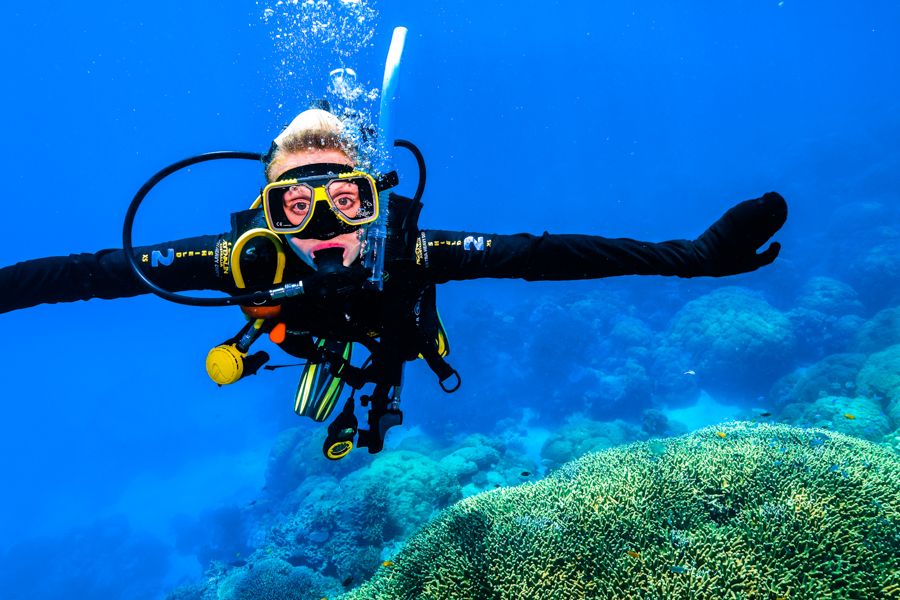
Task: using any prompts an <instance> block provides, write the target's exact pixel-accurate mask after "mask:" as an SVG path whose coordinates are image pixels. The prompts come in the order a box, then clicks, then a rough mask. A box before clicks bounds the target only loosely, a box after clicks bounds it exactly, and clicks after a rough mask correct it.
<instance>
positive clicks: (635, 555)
mask: <svg viewBox="0 0 900 600" xmlns="http://www.w3.org/2000/svg"><path fill="white" fill-rule="evenodd" d="M625 554H627V555H628V556H630V557H631V558H640V557H641V553H640V552H637V551H635V550H626V551H625Z"/></svg>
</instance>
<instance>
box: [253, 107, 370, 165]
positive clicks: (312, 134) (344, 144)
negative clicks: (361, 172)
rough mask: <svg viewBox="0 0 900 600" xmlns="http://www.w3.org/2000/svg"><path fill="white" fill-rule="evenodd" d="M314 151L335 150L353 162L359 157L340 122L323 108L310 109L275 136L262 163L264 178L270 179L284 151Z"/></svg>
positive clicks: (285, 152)
mask: <svg viewBox="0 0 900 600" xmlns="http://www.w3.org/2000/svg"><path fill="white" fill-rule="evenodd" d="M315 150H339V151H341V152H343V153H344V154H346V155H347V157H348V158H349V159H350V160H351V161H352V162H353V163H354V164H355V163H356V162H357V161H358V158H359V157H358V152H357V149H356V144H354V143H353V141H352V139H351V138H350V136H349V135H347V132H346V130H345V128H344V124H343V122H341V120H340V119H339V118H337V117H336V116H334V115H333V114H331V113H330V112H328V111H327V110H322V109H321V108H310V109H309V110H304V111H303V112H302V113H300V114H299V115H297V116H296V117H295V118H294V120H293V121H291V123H290V125H288V126H287V127H285V128H284V131H282V132H281V133H280V134H279V135H278V137H277V138H275V145H274V152H273V153H272V154H271V157H270V159H269V162H268V164H266V180H268V181H272V167H273V165H275V163H277V162H278V159H279V158H281V157H282V156H284V155H285V154H292V153H295V152H305V151H315Z"/></svg>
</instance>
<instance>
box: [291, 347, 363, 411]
mask: <svg viewBox="0 0 900 600" xmlns="http://www.w3.org/2000/svg"><path fill="white" fill-rule="evenodd" d="M326 346H331V347H330V348H329V349H330V350H333V351H335V352H337V353H339V354H340V355H341V356H342V357H343V358H344V360H345V361H347V362H349V361H350V354H351V349H352V348H353V344H352V343H344V342H327V341H326V340H323V339H320V340H319V341H318V343H317V344H316V347H317V348H318V349H319V350H322V349H325V348H326ZM343 389H344V382H343V380H341V379H340V378H338V377H335V376H334V375H332V374H331V371H330V370H329V368H328V365H327V364H325V363H315V362H309V363H307V365H306V367H305V368H304V369H303V375H301V376H300V384H299V385H298V386H297V396H296V398H295V399H294V412H295V413H297V414H298V415H300V416H301V417H309V418H311V419H312V420H313V421H319V422H321V421H324V420H326V419H327V418H328V417H329V416H330V415H331V411H332V410H334V406H335V404H336V403H337V401H338V398H340V396H341V392H342V391H343Z"/></svg>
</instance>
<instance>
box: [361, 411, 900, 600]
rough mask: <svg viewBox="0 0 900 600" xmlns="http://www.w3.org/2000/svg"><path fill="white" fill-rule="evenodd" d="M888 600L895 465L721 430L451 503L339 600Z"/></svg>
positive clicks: (771, 430)
mask: <svg viewBox="0 0 900 600" xmlns="http://www.w3.org/2000/svg"><path fill="white" fill-rule="evenodd" d="M898 596H900V457H898V455H897V454H895V453H894V452H892V451H891V450H889V449H887V448H883V447H880V446H876V445H874V444H871V443H868V442H865V441H862V440H859V439H855V438H851V437H848V436H844V435H841V434H838V433H834V432H830V431H823V430H815V429H808V430H804V429H796V428H792V427H788V426H783V425H753V424H748V423H735V424H729V425H727V426H720V427H718V428H707V429H703V430H700V431H697V432H695V433H693V434H690V435H687V436H684V437H680V438H671V439H665V440H652V441H649V442H640V443H635V444H631V445H629V446H623V447H619V448H614V449H610V450H606V451H603V452H598V453H595V454H590V455H587V456H585V457H583V458H581V459H579V460H577V461H574V462H571V463H568V464H566V465H565V466H563V467H562V468H561V469H559V470H558V471H556V472H555V473H554V474H553V475H552V476H550V477H548V478H547V479H544V480H542V481H540V482H538V483H535V484H526V485H520V486H517V487H514V488H504V489H500V490H497V491H494V492H486V493H483V494H480V495H477V496H473V497H471V498H468V499H466V500H463V501H462V502H459V503H457V504H456V505H454V506H452V507H451V508H449V509H447V510H446V511H444V512H443V513H442V514H441V515H440V516H439V517H438V518H437V519H436V520H435V521H433V522H432V523H431V524H429V525H428V526H426V527H425V528H424V529H423V530H421V531H420V532H419V533H418V534H417V535H415V536H414V537H413V538H412V539H411V540H410V541H409V542H408V544H407V545H406V547H405V548H404V549H403V550H402V551H401V552H400V553H399V554H398V555H397V556H396V557H395V558H394V559H393V562H392V563H388V564H387V565H386V566H384V567H382V568H381V569H380V570H379V573H378V574H377V575H376V576H375V577H374V578H373V579H372V580H371V581H370V582H368V583H367V584H365V585H363V586H362V587H360V588H358V589H357V590H354V591H353V592H351V593H349V594H347V595H345V596H343V598H344V599H345V600H361V599H375V598H392V599H404V598H417V599H445V598H454V599H464V598H473V599H474V598H477V599H479V600H491V599H497V600H500V599H507V598H509V599H513V598H515V599H529V598H533V599H538V598H540V599H553V598H557V599H560V600H562V599H565V600H569V599H574V598H642V599H655V598H659V599H663V598H715V599H716V600H719V599H730V598H733V599H738V598H746V599H756V598H767V599H776V598H786V599H790V600H796V599H801V598H816V599H820V598H896V597H898Z"/></svg>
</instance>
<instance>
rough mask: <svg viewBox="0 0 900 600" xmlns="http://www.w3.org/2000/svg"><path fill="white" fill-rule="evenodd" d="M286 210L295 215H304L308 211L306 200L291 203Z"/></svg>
mask: <svg viewBox="0 0 900 600" xmlns="http://www.w3.org/2000/svg"><path fill="white" fill-rule="evenodd" d="M288 209H289V210H290V211H291V212H295V213H297V214H305V213H306V212H307V211H308V210H309V202H307V201H306V200H300V201H298V202H291V204H290V205H289V206H288Z"/></svg>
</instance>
